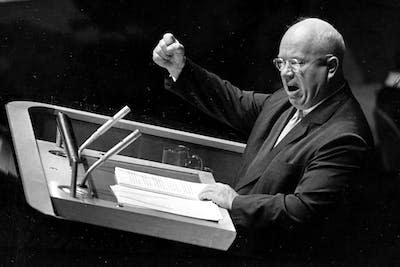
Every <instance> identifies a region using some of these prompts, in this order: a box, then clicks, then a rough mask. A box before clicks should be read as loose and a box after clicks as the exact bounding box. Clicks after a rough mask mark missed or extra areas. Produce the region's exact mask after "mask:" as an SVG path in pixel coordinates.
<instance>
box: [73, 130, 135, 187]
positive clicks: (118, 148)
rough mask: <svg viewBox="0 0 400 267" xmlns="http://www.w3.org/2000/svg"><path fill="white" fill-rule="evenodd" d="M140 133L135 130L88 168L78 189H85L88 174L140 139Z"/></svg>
mask: <svg viewBox="0 0 400 267" xmlns="http://www.w3.org/2000/svg"><path fill="white" fill-rule="evenodd" d="M140 135H141V134H140V132H139V130H135V131H133V132H132V133H130V134H129V135H128V136H127V137H125V138H124V139H123V140H122V141H121V142H119V143H118V144H116V145H115V146H113V147H112V148H111V149H110V150H108V151H107V152H106V153H105V154H104V155H103V156H102V157H101V158H99V159H98V160H97V161H96V162H95V163H93V164H92V166H90V168H89V169H88V170H87V171H86V173H85V174H84V176H83V178H82V179H83V180H82V182H81V183H80V185H79V186H80V187H85V183H86V181H87V179H88V177H89V174H90V173H91V172H92V171H93V170H94V169H95V168H97V167H98V166H100V165H101V164H102V163H104V162H105V161H106V160H107V159H108V158H109V157H111V156H113V155H116V154H118V153H119V152H120V151H121V150H123V149H124V148H126V147H127V146H129V145H130V144H131V143H132V142H134V141H135V140H136V139H138V138H139V137H140Z"/></svg>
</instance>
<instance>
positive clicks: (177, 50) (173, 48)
mask: <svg viewBox="0 0 400 267" xmlns="http://www.w3.org/2000/svg"><path fill="white" fill-rule="evenodd" d="M165 52H166V54H167V55H173V54H175V55H177V54H184V49H183V46H182V45H181V44H180V43H179V42H178V41H177V42H175V43H173V44H171V45H169V46H167V47H166V50H165Z"/></svg>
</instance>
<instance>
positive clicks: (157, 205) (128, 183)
mask: <svg viewBox="0 0 400 267" xmlns="http://www.w3.org/2000/svg"><path fill="white" fill-rule="evenodd" d="M115 179H116V181H117V184H116V185H112V186H111V190H112V191H113V192H114V194H115V196H116V198H117V201H118V203H119V204H121V205H131V206H138V207H142V208H148V209H154V210H159V211H163V212H168V213H173V214H177V215H182V216H188V217H192V218H197V219H203V220H210V221H219V220H221V219H222V215H221V212H220V210H219V208H218V206H217V205H216V204H214V203H213V202H211V201H202V200H199V198H198V195H199V193H200V192H201V191H202V190H203V188H204V187H206V186H207V184H200V183H192V182H186V181H181V180H177V179H172V178H168V177H164V176H160V175H154V174H149V173H145V172H139V171H133V170H127V169H123V168H119V167H116V168H115Z"/></svg>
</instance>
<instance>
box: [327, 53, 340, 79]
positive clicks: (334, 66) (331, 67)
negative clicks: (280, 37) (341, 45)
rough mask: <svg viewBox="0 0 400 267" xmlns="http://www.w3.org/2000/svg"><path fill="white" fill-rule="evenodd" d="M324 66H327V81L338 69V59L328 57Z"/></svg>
mask: <svg viewBox="0 0 400 267" xmlns="http://www.w3.org/2000/svg"><path fill="white" fill-rule="evenodd" d="M326 65H327V66H328V79H332V77H333V76H334V75H335V73H336V71H337V70H338V68H339V59H338V58H337V57H336V56H329V57H328V59H327V60H326Z"/></svg>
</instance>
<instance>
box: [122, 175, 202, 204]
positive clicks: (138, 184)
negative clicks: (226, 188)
mask: <svg viewBox="0 0 400 267" xmlns="http://www.w3.org/2000/svg"><path fill="white" fill-rule="evenodd" d="M115 179H116V180H117V183H118V184H120V185H124V186H129V187H131V188H137V189H141V190H146V191H150V192H155V193H160V194H167V195H171V196H176V197H182V198H186V199H196V200H198V199H199V198H198V195H199V193H200V192H201V191H202V190H203V188H204V187H206V186H207V184H200V183H192V182H186V181H181V180H177V179H172V178H168V177H164V176H160V175H155V174H150V173H145V172H139V171H133V170H127V169H123V168H119V167H116V168H115Z"/></svg>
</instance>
